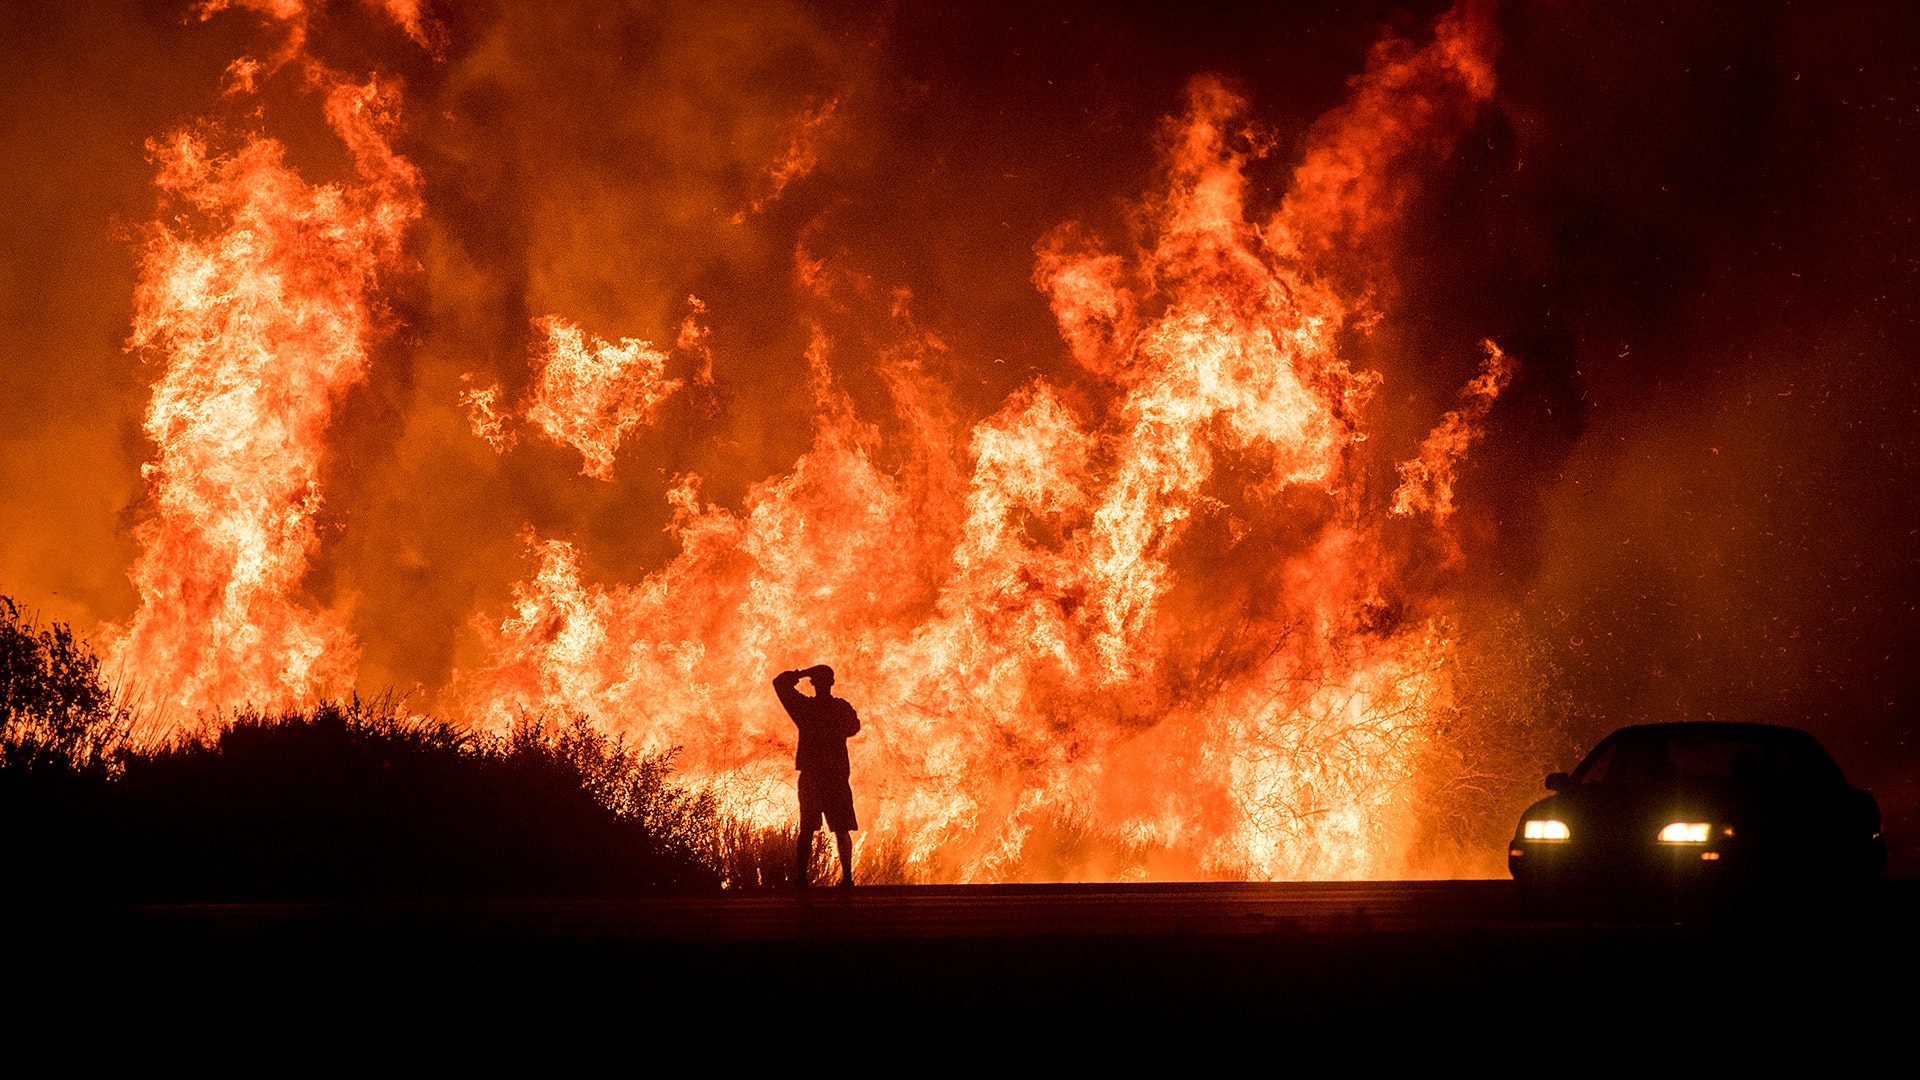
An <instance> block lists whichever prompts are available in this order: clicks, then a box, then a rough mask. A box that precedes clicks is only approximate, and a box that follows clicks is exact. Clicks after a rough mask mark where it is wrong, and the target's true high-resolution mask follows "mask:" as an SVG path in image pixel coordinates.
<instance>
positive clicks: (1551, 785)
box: [1547, 772, 1573, 791]
mask: <svg viewBox="0 0 1920 1080" xmlns="http://www.w3.org/2000/svg"><path fill="white" fill-rule="evenodd" d="M1572 786H1573V777H1571V776H1568V775H1567V774H1566V773H1563V772H1550V773H1548V774H1547V790H1548V791H1565V790H1566V789H1567V788H1570V787H1572Z"/></svg>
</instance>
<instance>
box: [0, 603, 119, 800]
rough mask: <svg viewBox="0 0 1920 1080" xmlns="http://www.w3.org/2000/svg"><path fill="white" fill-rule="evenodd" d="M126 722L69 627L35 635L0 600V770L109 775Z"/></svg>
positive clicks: (95, 661)
mask: <svg viewBox="0 0 1920 1080" xmlns="http://www.w3.org/2000/svg"><path fill="white" fill-rule="evenodd" d="M128 719H129V718H128V715H127V711H126V710H125V709H123V708H121V707H120V705H119V704H118V703H117V702H116V701H115V700H114V696H113V694H112V692H111V691H110V690H109V689H108V688H107V685H106V684H105V683H104V682H103V681H102V680H101V678H100V660H99V658H98V657H96V656H95V655H94V654H93V651H92V650H91V649H89V648H87V646H86V643H85V642H82V641H80V640H79V639H78V638H76V637H74V635H73V630H72V629H71V628H70V627H68V626H67V625H66V624H65V623H54V624H52V625H51V626H48V627H47V628H45V629H41V628H40V627H39V626H38V625H37V624H36V623H35V622H34V621H33V620H30V619H29V618H27V617H26V616H25V615H24V614H23V613H22V612H21V610H20V607H19V605H17V604H15V603H14V602H13V601H12V600H11V599H9V598H7V597H4V596H0V770H5V771H6V772H9V773H13V774H15V775H16V776H17V775H18V773H19V772H21V771H37V770H45V769H53V770H58V771H63V772H87V771H91V770H97V769H103V768H111V766H112V764H113V762H114V759H115V755H116V754H117V752H118V751H119V750H120V749H121V747H122V746H123V745H124V744H125V741H126V737H127V731H128V727H129V724H128Z"/></svg>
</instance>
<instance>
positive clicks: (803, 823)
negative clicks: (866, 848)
mask: <svg viewBox="0 0 1920 1080" xmlns="http://www.w3.org/2000/svg"><path fill="white" fill-rule="evenodd" d="M822 815H824V816H825V817H826V819H827V828H829V829H832V830H833V831H834V832H852V831H854V830H855V829H858V828H859V827H860V822H859V821H858V820H856V819H855V818H854V816H853V785H852V784H850V783H848V782H847V778H846V777H844V776H815V775H813V774H812V773H807V772H803V773H801V774H800V833H801V835H803V836H804V835H806V834H807V833H810V832H812V831H813V830H815V829H817V828H819V827H820V818H821V816H822Z"/></svg>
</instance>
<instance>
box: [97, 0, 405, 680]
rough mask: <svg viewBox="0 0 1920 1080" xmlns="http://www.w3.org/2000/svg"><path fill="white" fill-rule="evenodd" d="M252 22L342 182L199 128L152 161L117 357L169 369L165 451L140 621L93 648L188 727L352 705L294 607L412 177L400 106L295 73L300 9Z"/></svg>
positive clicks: (163, 397)
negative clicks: (393, 134)
mask: <svg viewBox="0 0 1920 1080" xmlns="http://www.w3.org/2000/svg"><path fill="white" fill-rule="evenodd" d="M223 6H226V5H225V4H224V3H220V2H215V3H209V4H207V5H204V7H203V14H206V13H211V12H212V11H214V10H218V9H219V8H220V7H223ZM247 6H250V7H255V8H257V9H260V10H262V11H264V12H266V13H268V14H270V15H273V16H274V17H276V18H281V19H286V20H290V23H289V30H288V34H289V38H288V40H289V44H288V45H287V46H286V48H285V49H283V50H282V52H281V53H280V54H278V55H277V56H276V57H275V58H274V60H273V61H272V64H273V65H275V66H279V65H285V64H287V63H289V62H293V63H294V64H295V65H296V67H297V70H298V71H299V72H300V73H301V75H302V76H303V77H304V79H305V80H306V82H307V83H308V84H309V85H310V86H311V87H312V89H314V90H315V91H317V92H318V93H320V94H321V95H322V96H323V110H324V114H325V117H326V122H327V124H328V126H329V127H330V128H331V129H332V130H333V132H334V134H336V135H337V136H338V137H339V138H340V140H341V141H342V142H343V143H344V144H345V145H346V148H347V150H348V151H349V153H350V154H351V157H352V162H353V169H354V173H355V180H354V181H353V182H351V183H333V184H314V183H310V182H308V181H306V180H304V179H302V178H301V177H300V175H299V174H298V173H297V172H295V171H294V169H293V168H292V167H291V166H289V165H288V163H287V160H286V152H285V149H284V147H283V146H282V145H281V144H280V143H279V142H278V141H276V140H274V139H271V138H268V137H265V136H263V135H258V134H256V135H254V136H252V137H250V138H247V139H245V140H243V141H242V142H241V143H240V145H238V146H237V147H236V148H234V149H232V150H230V151H227V152H220V151H219V150H218V149H217V148H216V146H215V144H214V141H213V140H214V139H215V138H216V137H217V136H215V135H214V134H210V133H209V131H203V130H196V129H193V128H188V129H183V130H179V131H176V132H174V133H172V134H170V135H168V136H167V137H166V138H165V139H159V140H155V141H153V142H152V143H150V144H149V149H150V151H151V152H152V154H153V156H154V158H155V160H156V161H157V162H158V164H159V167H160V172H159V176H158V178H157V180H156V183H157V184H158V186H159V187H160V190H161V191H162V193H163V194H164V196H165V198H166V200H167V201H168V203H169V205H170V207H172V208H176V209H177V211H178V213H177V214H175V215H170V216H169V217H167V218H165V219H163V220H162V221H160V222H157V223H156V224H154V225H153V226H152V227H151V228H150V229H149V231H148V238H147V244H146V250H145V254H144V257H143V259H142V261H141V267H140V282H139V287H138V291H137V292H136V294H135V311H134V323H133V335H132V339H131V344H132V345H133V346H135V347H137V348H140V349H143V350H146V351H148V352H150V353H151V354H153V355H154V356H155V357H156V358H157V359H158V360H160V361H161V362H162V363H164V365H165V368H164V371H163V372H162V374H161V375H160V378H159V380H158V381H157V382H156V384H155V386H154V390H153V400H152V403H151V405H150V406H149V407H148V410H147V415H146V424H145V427H146V432H147V434H148V436H149V437H150V438H152V440H153V441H154V443H155V445H156V446H157V448H158V452H157V455H156V457H155V459H154V461H153V462H152V463H151V464H149V465H148V466H147V467H146V469H145V473H146V477H147V479H148V482H149V484H150V486H151V493H152V500H153V513H152V515H151V516H150V518H149V519H148V520H147V521H146V522H145V523H144V524H142V525H141V526H140V528H139V530H138V536H139V538H140V541H141V543H142V547H143V549H144V550H143V551H142V553H141V556H140V558H139V561H138V562H137V563H136V564H135V566H134V568H133V579H134V582H135V584H136V585H137V586H138V587H139V591H140V599H141V606H140V610H139V612H138V613H137V614H136V615H135V617H134V619H133V620H132V622H131V623H130V624H128V625H127V626H124V627H117V628H110V631H109V634H108V643H109V650H110V656H111V660H112V662H113V663H114V664H115V665H117V666H118V667H119V669H120V670H121V671H122V672H123V673H124V676H123V677H124V678H126V679H127V680H128V681H130V682H131V683H133V684H134V685H136V686H137V687H138V688H139V692H140V694H141V695H142V696H143V698H144V699H145V700H146V702H147V703H148V704H149V705H151V706H154V707H157V708H160V709H168V710H172V711H174V713H175V714H176V715H177V716H179V717H182V718H191V717H193V716H194V715H195V714H198V713H203V712H218V711H221V710H225V709H231V708H234V707H236V706H239V705H242V704H245V703H249V702H251V703H253V704H256V705H260V706H263V707H271V706H280V705H287V704H293V703H297V702H300V701H304V700H308V699H311V698H313V697H314V696H315V695H319V694H329V693H340V692H343V691H344V690H347V689H350V688H351V687H352V685H353V677H354V672H355V664H356V659H357V653H358V650H357V648H356V646H355V643H354V641H353V638H352V636H351V634H349V633H348V631H347V630H346V629H345V627H344V625H343V624H342V621H341V619H340V617H339V616H338V615H337V614H335V613H333V612H330V611H324V610H318V609H315V608H314V607H312V606H309V605H308V604H306V603H303V602H302V601H301V600H300V599H299V598H300V596H301V591H302V590H301V584H302V579H303V578H304V576H305V575H306V573H307V570H308V562H309V559H310V557H311V555H312V553H313V551H314V548H315V545H316V543H317V538H316V535H315V530H314V515H315V513H316V512H317V511H318V509H319V506H320V492H319V487H318V476H319V471H320V466H321V461H322V458H323V455H324V453H325V438H326V428H327V424H328V420H329V419H330V417H331V414H332V411H333V407H334V404H335V402H336V401H337V400H338V398H339V397H340V395H341V393H342V392H343V391H344V390H345V389H346V388H347V387H349V386H351V385H352V384H354V383H356V382H358V381H360V380H361V379H363V378H364V377H365V375H366V370H367V362H368V361H367V351H366V342H367V340H368V337H369V335H370V334H371V332H372V331H373V329H374V321H375V314H374V308H373V305H372V300H371V296H372V293H373V290H374V288H375V286H376V283H377V278H378V274H379V272H380V271H381V270H382V269H384V268H387V267H391V266H393V265H395V263H396V262H397V260H399V258H400V244H401V239H402V237H403V235H404V234H405V232H406V229H407V226H408V224H409V223H410V222H412V221H413V220H414V219H415V218H416V217H418V216H419V215H420V212H421V202H420V190H419V189H420V181H419V177H418V174H417V172H416V170H415V169H414V167H413V165H412V164H411V163H409V162H408V161H407V160H406V159H405V158H403V157H401V156H399V155H398V154H396V153H395V152H394V150H393V148H392V146H391V145H390V144H389V141H388V136H389V132H390V131H391V130H392V128H393V127H394V125H395V122H396V117H395V113H396V110H397V108H398V91H397V88H396V87H395V86H393V85H392V84H390V83H388V82H383V81H381V80H378V79H369V80H367V81H365V82H355V81H353V80H350V79H348V78H346V77H344V76H342V75H341V74H340V73H338V72H335V71H332V70H331V69H328V68H326V67H324V66H322V65H320V64H318V63H316V62H314V61H312V60H310V59H306V58H305V57H304V56H300V55H297V54H298V51H299V49H300V42H301V39H302V35H303V34H304V19H305V14H304V11H303V10H302V9H301V7H300V5H298V4H295V3H290V2H285V0H276V2H274V3H259V2H256V3H251V4H248V5H247ZM395 6H397V7H400V8H405V7H406V6H407V5H405V4H397V5H395ZM261 70H262V65H260V64H259V63H256V62H254V61H250V60H243V61H240V62H238V63H236V64H235V65H234V67H233V69H232V72H231V74H232V76H233V79H234V82H233V87H232V89H233V92H234V93H237V94H249V93H252V92H253V91H254V83H255V79H256V77H257V76H258V75H259V73H260V72H261Z"/></svg>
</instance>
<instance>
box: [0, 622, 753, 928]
mask: <svg viewBox="0 0 1920 1080" xmlns="http://www.w3.org/2000/svg"><path fill="white" fill-rule="evenodd" d="M131 728H132V724H131V722H130V715H129V711H128V710H127V709H126V708H124V707H122V706H121V705H120V704H119V703H118V702H117V701H116V699H115V697H114V695H113V693H112V692H111V691H110V689H109V688H108V687H107V686H106V685H105V683H103V681H102V680H101V677H100V665H99V661H98V659H97V658H96V657H95V656H94V655H93V653H92V652H91V651H90V650H89V649H88V648H87V646H86V645H85V643H84V642H81V641H79V640H78V639H76V638H75V637H74V635H73V633H72V631H71V630H70V629H68V628H67V627H65V626H63V625H59V624H54V625H52V626H50V627H47V628H45V629H42V628H40V627H39V626H38V625H37V624H35V623H33V622H31V621H29V620H28V619H27V618H25V617H24V616H23V615H22V613H21V611H20V609H19V608H18V607H17V606H16V605H15V604H13V603H12V602H11V601H9V600H5V599H4V598H0V816H3V818H4V820H3V821H0V826H3V829H0V863H3V864H4V866H5V868H6V869H5V872H4V874H0V877H3V878H4V884H0V897H4V898H7V899H11V900H15V901H34V900H65V901H73V900H99V901H129V900H134V901H141V900H253V899H318V898H354V897H408V896H449V895H484V896H582V895H606V894H614V893H619V892H625V891H630V890H634V889H641V888H656V887H661V886H669V887H688V888H717V887H719V886H720V885H721V883H722V881H723V878H724V870H723V852H724V850H725V847H726V841H725V838H726V836H727V835H728V830H729V829H730V828H731V827H732V826H731V823H730V822H729V821H728V820H727V819H726V818H725V817H724V816H723V815H722V814H721V813H720V812H719V811H718V809H717V807H716V804H715V801H714V799H713V798H712V797H711V796H710V795H708V794H705V793H702V792H698V791H690V790H688V789H686V788H684V787H682V786H681V785H679V784H676V783H675V782H674V781H673V778H672V763H673V756H674V755H673V752H672V751H665V752H653V753H648V752H642V751H640V750H637V749H634V748H631V747H628V746H626V745H625V744H624V743H623V742H622V741H621V740H619V739H617V738H613V737H610V736H607V735H604V734H602V733H600V732H598V731H595V730H594V729H593V728H592V727H590V726H589V725H588V724H587V723H586V721H585V720H584V719H580V718H574V719H570V720H567V721H564V722H556V721H551V720H547V719H544V718H537V717H528V718H523V719H522V720H521V721H520V722H519V723H518V724H516V725H515V726H514V727H513V729H512V730H511V731H510V732H509V733H508V734H506V735H505V736H501V737H484V736H481V737H476V736H474V735H472V734H470V733H467V732H464V731H461V730H459V729H457V728H455V727H453V726H452V725H449V724H447V723H445V722H443V721H440V720H435V719H432V718H428V717H418V716H412V715H409V714H408V713H406V712H405V711H404V710H402V709H401V708H399V707H398V706H396V705H395V704H393V703H391V702H377V703H369V702H364V701H361V700H358V699H354V700H350V701H344V702H328V703H322V704H320V705H316V706H314V707H312V708H309V709H306V710H303V711H298V712H289V713H283V714H275V715H268V714H263V713H259V712H248V713H242V714H240V715H238V716H235V717H232V718H230V722H228V723H225V724H212V725H209V726H208V727H207V728H206V729H205V730H204V732H203V733H202V734H201V735H200V736H198V737H184V738H175V739H174V740H172V741H171V742H167V743H165V744H161V745H158V746H149V747H137V746H135V745H133V744H132V743H131V741H130V740H129V731H130V730H131Z"/></svg>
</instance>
